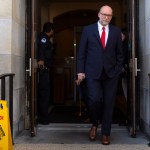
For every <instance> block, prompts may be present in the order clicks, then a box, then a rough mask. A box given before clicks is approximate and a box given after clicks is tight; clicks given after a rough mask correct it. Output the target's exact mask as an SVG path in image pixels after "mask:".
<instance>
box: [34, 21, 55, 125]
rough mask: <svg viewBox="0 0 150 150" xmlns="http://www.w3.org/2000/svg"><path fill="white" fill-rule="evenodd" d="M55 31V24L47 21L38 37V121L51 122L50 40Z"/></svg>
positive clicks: (51, 51)
mask: <svg viewBox="0 0 150 150" xmlns="http://www.w3.org/2000/svg"><path fill="white" fill-rule="evenodd" d="M53 33H54V28H53V24H52V23H51V22H46V23H45V24H44V26H43V32H42V33H41V35H40V37H39V39H38V49H37V63H38V70H39V71H38V73H39V81H38V102H37V104H38V107H37V114H38V123H40V124H44V125H46V124H49V123H50V120H49V113H48V110H49V104H50V67H51V63H52V58H53V52H54V48H53V44H52V42H51V41H50V38H52V36H53Z"/></svg>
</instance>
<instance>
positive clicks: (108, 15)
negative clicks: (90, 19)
mask: <svg viewBox="0 0 150 150" xmlns="http://www.w3.org/2000/svg"><path fill="white" fill-rule="evenodd" d="M101 15H102V16H105V17H112V15H111V14H103V13H101Z"/></svg>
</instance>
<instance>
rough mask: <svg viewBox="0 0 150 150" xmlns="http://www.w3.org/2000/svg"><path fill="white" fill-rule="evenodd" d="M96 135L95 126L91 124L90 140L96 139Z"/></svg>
mask: <svg viewBox="0 0 150 150" xmlns="http://www.w3.org/2000/svg"><path fill="white" fill-rule="evenodd" d="M96 136H97V127H95V126H92V127H91V129H90V133H89V138H90V140H91V141H94V140H95V139H96Z"/></svg>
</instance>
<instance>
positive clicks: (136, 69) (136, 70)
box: [135, 58, 141, 76]
mask: <svg viewBox="0 0 150 150" xmlns="http://www.w3.org/2000/svg"><path fill="white" fill-rule="evenodd" d="M138 71H141V69H138V68H137V58H135V76H137V72H138Z"/></svg>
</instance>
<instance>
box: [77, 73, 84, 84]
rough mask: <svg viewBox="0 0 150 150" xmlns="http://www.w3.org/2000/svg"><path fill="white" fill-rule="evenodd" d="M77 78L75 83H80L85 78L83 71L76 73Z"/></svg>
mask: <svg viewBox="0 0 150 150" xmlns="http://www.w3.org/2000/svg"><path fill="white" fill-rule="evenodd" d="M77 76H78V77H77V80H76V84H77V85H80V83H81V82H82V81H83V80H84V78H85V73H78V74H77Z"/></svg>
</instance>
